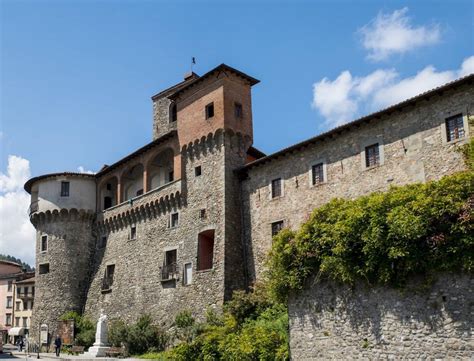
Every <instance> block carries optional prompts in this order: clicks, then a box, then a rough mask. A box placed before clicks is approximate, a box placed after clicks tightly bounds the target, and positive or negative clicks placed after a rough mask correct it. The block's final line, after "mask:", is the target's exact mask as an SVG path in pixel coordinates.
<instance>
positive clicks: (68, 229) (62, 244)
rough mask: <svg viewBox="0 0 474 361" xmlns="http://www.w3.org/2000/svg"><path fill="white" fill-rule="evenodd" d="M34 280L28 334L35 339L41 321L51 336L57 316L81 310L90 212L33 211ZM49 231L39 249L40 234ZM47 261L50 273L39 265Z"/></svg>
mask: <svg viewBox="0 0 474 361" xmlns="http://www.w3.org/2000/svg"><path fill="white" fill-rule="evenodd" d="M33 222H34V224H35V227H36V229H37V231H36V279H35V280H36V284H35V290H36V292H35V303H34V308H33V313H32V325H31V335H32V337H34V338H33V339H34V340H36V339H37V335H38V329H39V325H40V324H47V325H48V327H49V333H50V336H52V337H54V336H55V333H56V330H57V325H58V320H59V317H61V316H62V315H63V314H64V313H65V312H67V311H77V312H79V313H81V312H82V310H83V307H84V302H85V291H86V289H87V283H88V279H87V275H88V274H89V272H88V271H89V260H90V255H91V244H93V242H94V241H93V240H94V235H93V232H92V229H93V227H92V225H93V213H85V212H77V211H75V210H72V211H67V210H65V209H63V210H61V212H55V213H54V214H51V213H48V214H47V215H45V214H44V213H40V214H36V215H35V216H34V220H33ZM44 234H46V235H48V249H47V251H46V252H41V251H40V244H41V237H42V235H44ZM44 263H49V273H47V274H40V273H39V271H40V265H41V264H44Z"/></svg>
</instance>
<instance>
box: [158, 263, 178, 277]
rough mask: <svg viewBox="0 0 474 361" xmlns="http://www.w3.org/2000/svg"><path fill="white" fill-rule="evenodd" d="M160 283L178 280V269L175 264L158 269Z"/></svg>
mask: <svg viewBox="0 0 474 361" xmlns="http://www.w3.org/2000/svg"><path fill="white" fill-rule="evenodd" d="M160 274H161V281H162V282H164V281H171V280H178V279H179V267H178V264H177V263H170V264H167V265H164V266H163V267H160Z"/></svg>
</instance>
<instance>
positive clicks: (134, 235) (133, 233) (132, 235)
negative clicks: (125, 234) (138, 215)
mask: <svg viewBox="0 0 474 361" xmlns="http://www.w3.org/2000/svg"><path fill="white" fill-rule="evenodd" d="M130 239H131V240H135V239H137V227H136V226H132V227H131V228H130Z"/></svg>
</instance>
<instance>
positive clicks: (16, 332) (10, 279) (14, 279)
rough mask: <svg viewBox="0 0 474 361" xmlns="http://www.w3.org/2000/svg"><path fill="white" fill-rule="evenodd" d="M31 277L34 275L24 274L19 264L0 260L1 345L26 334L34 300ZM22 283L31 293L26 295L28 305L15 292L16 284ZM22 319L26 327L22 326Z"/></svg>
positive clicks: (19, 294) (21, 294)
mask: <svg viewBox="0 0 474 361" xmlns="http://www.w3.org/2000/svg"><path fill="white" fill-rule="evenodd" d="M33 277H34V273H32V272H25V271H24V270H23V269H22V266H21V265H20V264H17V263H15V262H10V261H3V260H0V337H1V339H2V342H3V343H8V342H14V341H15V339H16V338H17V337H18V336H25V335H27V334H28V327H29V324H30V323H29V322H30V320H31V312H32V309H33V300H34V278H33ZM23 283H25V284H26V285H29V287H30V290H31V291H32V295H31V293H30V294H29V295H28V296H31V297H28V301H30V303H27V304H26V305H23V303H24V300H26V299H25V298H24V297H23V296H24V294H23V293H22V292H20V293H19V292H18V291H17V290H18V287H17V284H23ZM31 287H32V288H31ZM23 306H25V307H26V309H24V307H23ZM24 317H25V318H26V326H24V324H23V320H24ZM17 318H19V319H18V322H16V320H17ZM20 322H21V323H20Z"/></svg>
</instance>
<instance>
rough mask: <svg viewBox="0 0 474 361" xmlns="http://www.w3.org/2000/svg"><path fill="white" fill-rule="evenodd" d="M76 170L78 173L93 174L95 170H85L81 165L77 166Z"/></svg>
mask: <svg viewBox="0 0 474 361" xmlns="http://www.w3.org/2000/svg"><path fill="white" fill-rule="evenodd" d="M77 171H78V172H79V173H87V174H95V172H93V171H91V170H86V169H85V168H84V167H83V166H82V165H81V166H79V167H77Z"/></svg>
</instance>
